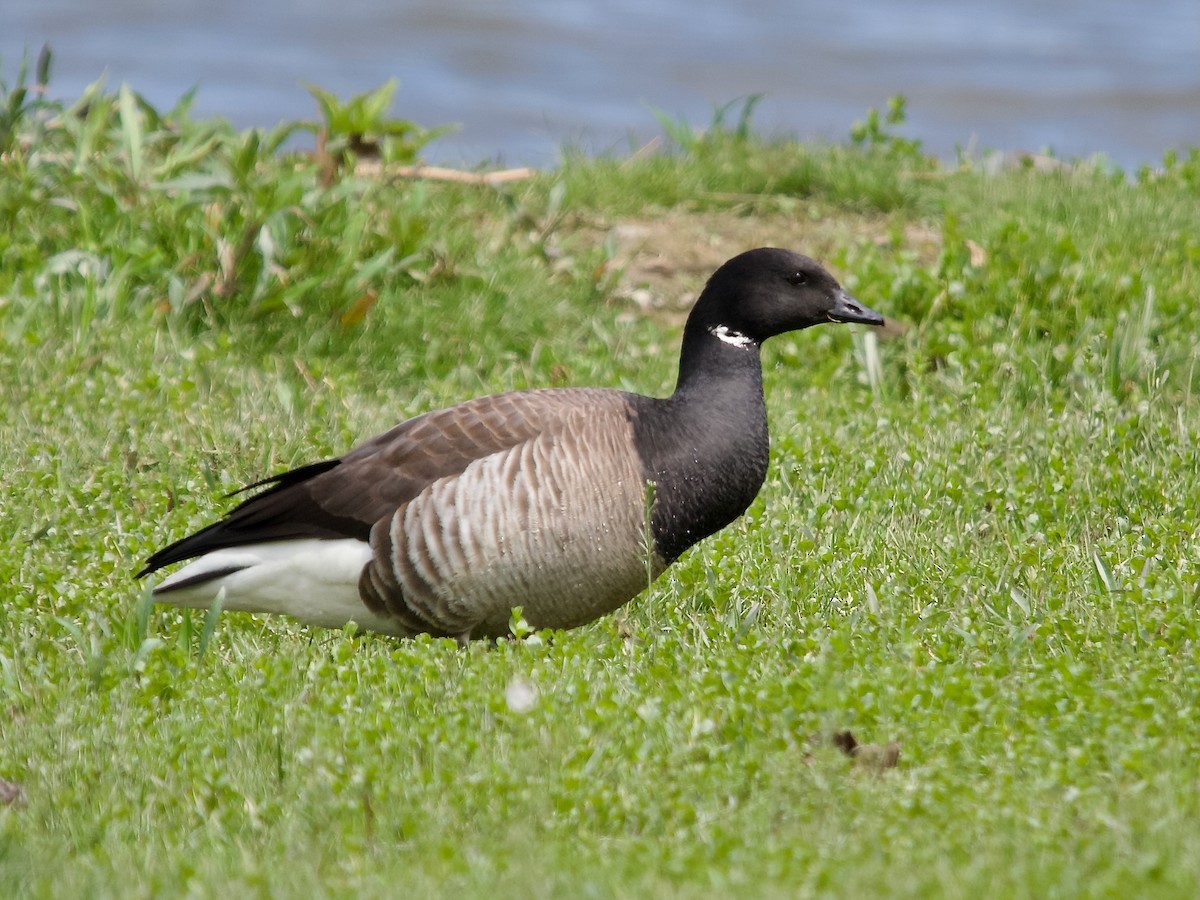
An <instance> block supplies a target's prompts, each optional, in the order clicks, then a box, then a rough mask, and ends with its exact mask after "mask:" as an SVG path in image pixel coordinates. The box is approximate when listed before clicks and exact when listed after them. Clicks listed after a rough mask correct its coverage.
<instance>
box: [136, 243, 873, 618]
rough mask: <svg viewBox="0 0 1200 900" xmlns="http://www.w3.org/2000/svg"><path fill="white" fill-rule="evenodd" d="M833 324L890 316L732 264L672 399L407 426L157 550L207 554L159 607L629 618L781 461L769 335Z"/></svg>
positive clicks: (429, 416)
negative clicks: (768, 378) (620, 610)
mask: <svg viewBox="0 0 1200 900" xmlns="http://www.w3.org/2000/svg"><path fill="white" fill-rule="evenodd" d="M822 322H858V323H862V324H866V325H882V324H883V317H882V316H881V315H879V314H878V313H876V312H874V311H872V310H870V309H867V308H866V307H864V306H863V305H862V304H861V303H859V302H858V301H857V300H855V299H854V298H853V297H851V296H850V295H848V294H847V293H846V292H845V291H844V290H843V289H842V288H841V286H840V285H838V283H837V281H836V280H834V278H833V276H831V275H830V274H829V273H828V272H826V271H825V269H823V268H822V267H821V266H820V265H819V264H818V263H816V262H815V261H813V260H811V259H809V258H808V257H805V256H800V255H798V254H795V253H791V252H789V251H786V250H779V249H774V248H760V249H758V250H750V251H748V252H746V253H742V254H741V255H739V256H735V257H734V258H733V259H731V260H729V261H728V262H726V263H725V264H724V265H722V266H721V267H720V268H719V269H717V271H716V272H715V273H714V274H713V276H712V277H711V278H710V279H709V281H708V284H707V285H706V286H705V288H704V290H703V292H702V293H701V294H700V298H699V299H698V300H697V301H696V305H695V306H694V307H693V309H692V312H691V314H690V315H689V317H688V320H687V325H686V326H685V328H684V331H683V347H682V351H681V355H680V360H679V380H678V383H677V385H676V387H675V393H674V394H672V395H671V396H670V397H666V398H662V399H659V398H654V397H644V396H641V395H639V394H630V393H626V392H624V391H619V390H614V389H603V388H559V389H549V390H528V391H516V392H510V393H504V394H496V395H493V396H489V397H481V398H479V399H476V400H470V401H468V402H466V403H462V404H460V405H458V406H453V407H450V408H449V409H442V410H437V411H436V412H430V413H426V414H424V415H420V416H417V417H415V418H413V419H409V420H408V421H407V422H402V423H401V424H399V425H397V426H396V427H394V428H392V429H391V430H390V431H387V432H385V433H384V434H381V435H379V436H378V437H376V438H373V439H371V440H369V441H367V442H366V443H365V444H362V445H361V446H359V447H357V448H356V449H354V450H351V451H350V452H349V453H347V454H346V455H345V456H341V457H339V458H337V459H330V460H326V461H324V462H316V463H312V464H310V465H306V466H301V467H300V468H298V469H293V470H292V471H290V472H285V473H283V474H282V475H276V476H274V477H272V478H268V479H266V480H264V481H260V482H257V483H255V484H253V485H250V487H251V488H255V487H262V486H267V487H266V490H263V491H261V492H260V493H258V494H255V495H254V496H252V497H250V498H249V499H247V500H245V501H244V502H243V503H242V504H241V505H240V506H238V507H237V508H235V509H234V510H233V511H232V512H230V513H229V514H228V515H227V516H226V517H225V518H224V519H222V520H221V521H219V522H216V523H214V524H212V525H209V526H208V527H207V528H204V529H203V530H201V531H199V532H197V533H196V534H193V535H191V536H190V537H186V538H184V539H182V540H180V541H178V542H176V543H174V544H171V545H170V546H169V547H166V548H164V549H162V550H159V551H158V552H157V553H155V554H154V555H153V556H151V557H150V558H149V560H148V561H147V563H146V567H145V568H144V569H143V570H142V571H141V572H140V573H138V577H139V578H140V577H142V576H144V575H147V574H149V573H151V572H154V571H156V570H158V569H161V568H162V567H164V566H168V565H170V564H171V563H176V562H180V561H182V560H187V559H195V561H194V562H192V563H190V564H189V565H187V566H185V567H184V568H182V569H180V570H179V571H177V572H175V573H174V574H173V575H171V576H170V577H168V578H167V579H166V580H164V581H163V582H162V583H160V584H159V585H158V586H157V587H155V588H154V599H155V600H158V601H161V602H163V603H171V604H175V605H177V606H190V607H208V606H209V605H211V604H212V603H213V601H214V600H215V598H216V597H217V595H218V593H219V592H220V591H222V590H223V591H224V607H223V608H224V609H227V610H235V611H245V612H268V613H282V614H284V615H289V616H293V617H295V618H297V619H299V620H301V621H303V622H307V623H309V624H313V625H319V626H323V627H327V628H338V627H341V626H343V625H345V624H346V623H347V622H350V621H354V622H356V623H357V624H358V625H359V626H360V627H362V628H366V629H369V630H372V631H378V632H384V633H387V634H392V635H399V636H412V635H415V634H418V633H422V632H428V633H430V634H433V635H438V636H445V637H453V638H456V639H458V640H459V641H460V642H465V641H467V640H469V639H471V638H485V637H486V638H491V637H496V636H500V635H503V634H506V633H508V630H509V621H510V617H511V612H512V608H513V607H517V606H519V607H521V608H522V610H523V615H524V617H525V619H526V621H527V622H528V623H529V624H530V625H531V626H533V627H535V628H572V627H574V626H577V625H583V624H584V623H586V622H590V621H592V620H593V619H596V618H598V617H599V616H602V615H604V614H605V613H609V612H611V611H613V610H615V609H616V608H617V607H619V606H621V605H622V604H624V603H625V602H627V601H628V600H630V599H631V598H633V597H634V596H636V595H637V594H639V593H640V592H641V591H642V590H644V589H645V588H646V586H647V584H648V583H649V581H651V580H652V579H654V578H656V577H657V576H658V575H660V574H661V573H662V572H663V570H665V569H666V568H667V567H668V566H669V565H670V564H671V563H673V562H674V561H675V560H676V559H678V558H679V556H680V554H682V553H683V552H684V551H685V550H686V549H687V548H688V547H691V546H692V545H693V544H695V543H696V542H697V541H700V540H702V539H704V538H706V537H708V536H709V535H710V534H713V533H714V532H716V531H718V530H720V529H721V528H724V527H725V526H726V525H728V524H729V523H730V522H732V521H733V520H734V519H736V518H737V517H738V516H740V515H741V514H742V513H743V512H745V511H746V508H747V507H748V506H749V505H750V503H751V501H753V500H754V497H755V496H756V495H757V494H758V491H759V488H760V487H761V486H762V483H763V480H764V479H765V477H766V472H767V447H768V436H767V411H766V406H765V404H764V401H763V384H762V367H761V364H760V360H759V346H760V345H761V344H762V342H763V341H764V340H766V339H767V338H769V337H771V336H773V335H777V334H783V333H784V332H788V331H796V330H799V329H802V328H808V327H809V326H810V325H817V324H820V323H822Z"/></svg>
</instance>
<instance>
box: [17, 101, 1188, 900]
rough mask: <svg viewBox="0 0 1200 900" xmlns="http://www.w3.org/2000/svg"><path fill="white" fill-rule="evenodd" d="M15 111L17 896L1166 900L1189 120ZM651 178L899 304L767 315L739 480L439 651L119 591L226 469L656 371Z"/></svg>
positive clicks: (718, 238) (681, 219) (682, 230)
mask: <svg viewBox="0 0 1200 900" xmlns="http://www.w3.org/2000/svg"><path fill="white" fill-rule="evenodd" d="M29 96H36V95H34V94H30V95H29ZM5 99H6V100H11V90H10V93H9V95H8V96H6V98H5ZM6 109H8V110H9V112H8V114H7V115H8V118H7V119H6V120H5V121H6V123H7V124H6V128H8V131H7V132H6V133H5V134H6V137H5V146H4V148H3V150H4V155H3V157H0V211H2V212H0V215H2V217H3V219H4V221H5V223H6V227H5V228H4V229H0V396H2V397H3V402H2V403H0V497H3V498H4V505H3V517H2V518H0V533H2V535H3V538H4V546H5V547H6V548H7V551H6V552H5V553H4V554H3V555H0V584H5V585H8V586H9V587H8V589H7V590H6V591H5V595H4V602H3V603H2V604H0V721H2V722H3V726H2V727H0V778H3V779H4V780H5V781H7V782H12V783H15V784H18V785H20V786H21V787H22V788H23V791H24V796H25V799H24V802H23V803H15V804H13V805H9V806H0V894H3V895H4V896H11V897H22V896H30V897H50V896H71V895H75V896H97V897H102V896H133V897H139V896H145V897H149V896H155V897H158V896H218V895H220V896H228V895H249V896H291V895H304V896H328V897H341V896H395V895H396V893H397V891H398V890H401V891H403V892H404V893H405V894H406V895H411V896H424V895H450V894H465V895H469V896H474V895H481V894H484V893H487V894H489V895H494V896H522V897H526V896H563V895H568V896H595V897H609V896H627V895H660V894H661V895H666V896H684V897H686V896H712V895H714V894H716V895H727V894H734V893H737V894H739V895H741V894H750V895H757V896H788V897H792V896H826V895H841V896H855V895H864V894H884V895H888V896H912V897H924V896H930V895H940V896H964V897H965V896H979V895H989V896H1013V897H1039V898H1040V897H1055V896H1059V897H1065V896H1071V897H1073V896H1097V897H1102V896H1113V895H1123V894H1137V895H1139V896H1164V897H1170V896H1178V897H1191V896H1194V895H1195V893H1196V887H1197V884H1198V883H1200V837H1198V835H1200V779H1198V774H1197V768H1196V765H1195V760H1194V750H1193V745H1194V742H1195V723H1196V719H1197V715H1198V713H1200V709H1198V706H1200V674H1198V673H1200V665H1198V663H1200V650H1198V648H1200V644H1198V641H1200V611H1198V606H1197V601H1198V591H1200V588H1198V585H1200V532H1198V521H1200V520H1198V519H1197V512H1196V511H1197V509H1200V477H1198V476H1200V451H1198V450H1197V449H1196V448H1197V446H1198V437H1200V412H1198V409H1200V407H1198V405H1197V403H1196V400H1195V395H1196V388H1197V386H1196V378H1195V370H1196V362H1197V347H1196V340H1195V334H1196V333H1197V331H1198V330H1200V307H1197V304H1196V302H1195V298H1196V296H1197V294H1198V292H1200V238H1198V237H1197V235H1200V204H1198V203H1197V199H1198V197H1200V156H1197V154H1195V153H1193V154H1192V155H1191V156H1190V157H1185V158H1179V159H1168V160H1167V162H1168V165H1166V166H1164V168H1163V169H1162V170H1159V171H1153V172H1152V171H1144V172H1141V173H1134V174H1133V175H1131V176H1129V177H1125V176H1123V175H1121V173H1115V172H1112V171H1109V170H1107V169H1105V168H1104V167H1103V166H1099V165H1087V164H1083V165H1078V166H1076V167H1074V168H1070V169H1064V170H1062V171H1058V172H1050V173H1046V172H1039V171H1034V170H1033V169H1026V168H1021V167H1016V168H1012V169H1005V170H1002V171H1000V172H999V173H997V174H990V175H989V174H987V173H985V171H983V168H982V167H980V166H976V165H974V164H971V163H970V161H966V163H965V164H964V165H962V166H959V167H949V166H943V165H939V164H937V163H934V162H932V161H930V160H927V159H925V158H924V157H923V156H922V154H921V151H920V148H919V145H916V144H915V143H914V142H911V141H899V140H898V139H895V140H893V139H891V138H890V136H889V132H888V127H889V126H890V125H892V124H895V122H894V121H893V120H892V119H888V120H887V121H886V122H882V123H881V121H880V119H879V116H878V115H876V116H874V117H873V118H869V119H868V124H867V126H863V127H862V128H860V129H858V130H856V140H855V141H854V142H852V143H851V144H850V145H848V146H844V147H843V146H828V147H811V146H800V145H796V144H793V143H790V142H787V141H784V140H764V139H761V138H758V137H756V136H755V135H754V134H753V132H752V131H750V130H749V129H748V128H746V127H745V122H744V121H743V120H739V121H738V127H737V128H736V129H728V128H724V127H717V128H714V129H711V130H710V131H709V132H708V133H706V134H701V135H690V136H687V135H685V134H684V133H683V132H682V131H680V130H679V127H678V126H677V125H676V126H673V127H671V128H668V132H669V133H670V134H672V135H674V136H675V137H677V138H678V140H677V141H676V144H677V146H675V147H674V148H673V149H672V148H668V149H667V150H663V151H660V152H656V153H652V154H647V155H644V156H639V157H636V158H634V159H631V160H617V159H598V160H596V159H583V158H577V157H571V158H568V159H567V160H566V162H565V163H564V164H563V166H562V167H561V168H560V169H558V170H556V171H553V172H547V173H544V174H542V175H540V176H539V177H538V178H537V179H535V180H534V181H532V182H530V183H527V184H522V185H517V186H509V187H506V188H504V189H500V190H492V189H480V188H477V187H463V186H452V185H439V184H424V183H420V184H417V183H412V182H407V181H394V180H388V179H376V178H371V179H366V178H356V177H354V176H353V175H352V174H350V173H349V171H348V170H346V169H335V170H332V174H331V170H330V168H329V166H328V160H320V159H311V158H307V157H300V156H296V155H294V154H292V155H281V154H279V153H277V152H275V149H276V147H277V145H278V139H279V134H278V133H277V134H274V135H269V134H257V133H237V132H234V131H232V130H231V129H229V128H228V127H227V126H225V125H224V124H222V123H219V122H212V121H200V120H195V119H192V118H191V117H190V116H189V114H188V113H187V110H186V105H181V107H180V108H179V109H177V110H173V111H171V112H169V113H159V112H158V111H156V110H153V109H150V108H148V107H147V106H146V105H145V104H144V103H143V102H142V101H141V100H140V99H139V98H138V97H137V96H136V95H134V94H132V93H131V92H129V91H128V90H125V89H122V90H119V91H117V92H116V93H106V92H104V91H103V90H100V89H97V90H94V91H91V92H89V93H88V95H87V96H86V97H85V98H82V99H81V100H80V102H78V103H75V104H70V105H65V106H64V105H61V104H54V103H51V102H49V101H46V100H44V99H34V100H27V99H23V100H22V101H21V102H20V103H17V104H15V106H14V104H13V103H11V102H10V103H8V105H7V106H6ZM14 109H15V112H14ZM376 113H377V111H376ZM667 124H669V123H667ZM717 124H718V125H721V124H722V123H721V122H718V123H717ZM385 130H386V129H385ZM352 144H353V142H350V141H346V142H343V145H342V146H351V145H352ZM633 220H636V221H638V222H640V223H649V227H650V228H651V229H653V227H654V223H664V224H663V227H661V228H660V229H659V230H657V231H654V230H652V231H651V233H650V235H649V236H648V237H647V238H646V239H645V243H646V246H647V248H649V249H648V250H647V251H645V252H647V253H648V252H651V251H653V252H654V253H661V254H662V256H661V259H660V263H659V268H660V269H661V267H662V265H663V262H662V261H664V260H665V265H666V266H667V267H668V268H671V266H672V261H673V260H679V259H683V258H684V256H685V255H686V254H693V256H696V255H698V256H699V258H701V259H705V257H704V253H713V254H716V255H717V256H718V257H719V256H723V255H727V251H729V252H731V251H732V250H734V249H741V248H742V247H745V246H750V245H753V244H759V243H789V244H793V245H796V246H797V247H798V248H799V249H805V248H809V249H812V248H816V251H814V252H817V251H819V252H820V253H821V255H822V256H824V257H825V258H826V259H828V260H829V261H830V263H831V264H832V265H833V266H834V267H835V268H836V269H838V271H839V272H840V273H841V274H842V275H843V276H844V278H845V280H846V282H847V283H848V284H850V285H851V286H852V287H853V289H854V290H855V291H856V292H857V293H858V294H859V295H860V297H861V298H862V299H863V300H864V301H865V302H867V303H869V304H870V305H872V306H875V307H876V308H879V309H882V310H883V311H885V312H886V313H888V314H889V315H891V316H894V317H896V318H897V319H899V320H902V321H904V322H906V323H908V324H909V326H910V327H909V328H908V330H907V332H906V333H905V334H904V335H903V337H901V338H898V339H891V340H887V339H880V340H878V341H876V339H875V337H874V336H872V335H867V334H864V333H854V332H851V331H850V330H848V329H833V328H828V329H815V330H813V331H811V332H808V333H804V334H800V335H793V336H789V337H786V338H782V339H778V340H776V341H774V342H773V343H772V344H770V345H768V348H767V350H766V352H765V364H766V369H767V383H768V404H769V408H770V415H771V421H772V428H773V459H772V468H771V474H770V476H769V478H768V482H767V484H766V486H765V487H764V490H763V492H762V495H761V496H760V498H759V499H758V501H757V502H756V503H755V504H754V506H753V507H752V508H751V510H750V512H749V514H748V515H747V516H746V517H744V518H743V519H742V520H740V521H739V522H738V523H736V524H735V525H733V526H731V527H730V528H729V529H727V530H726V531H725V532H723V533H722V534H720V535H718V536H716V537H715V538H714V539H712V540H710V541H709V542H707V543H706V544H704V545H702V546H701V547H698V548H696V549H694V550H693V551H691V552H690V553H689V554H687V555H686V556H685V558H684V559H683V560H682V561H681V562H680V563H679V564H678V565H677V566H676V567H675V568H674V569H673V570H672V571H671V572H670V573H669V574H668V575H667V576H666V577H664V579H662V580H661V581H660V582H659V583H658V584H657V585H655V587H654V588H653V590H652V591H651V592H650V593H649V594H648V595H646V596H643V597H642V598H639V599H638V600H637V601H635V602H634V603H633V604H632V605H631V606H630V607H628V608H627V609H626V610H623V611H622V612H620V613H619V614H617V615H616V616H614V617H610V618H608V619H606V620H603V621H600V622H598V623H596V624H594V625H592V626H589V627H587V628H583V629H579V630H577V631H573V632H570V633H562V634H554V635H535V636H532V637H531V638H529V639H527V640H525V641H523V642H502V643H500V644H499V645H495V646H488V645H484V644H476V645H473V646H472V647H470V648H469V649H467V650H465V651H460V650H459V649H457V648H456V647H455V646H454V645H453V644H452V643H451V642H448V641H429V640H418V641H410V642H396V641H392V640H386V639H381V638H377V637H374V636H369V635H359V634H354V633H353V632H352V631H348V632H321V631H316V630H308V629H305V628H303V627H300V626H297V625H295V624H293V623H289V622H287V621H282V620H271V621H266V620H261V619H255V618H252V617H248V616H244V615H236V614H225V615H220V616H219V618H218V616H217V615H216V611H210V614H209V615H207V616H206V615H205V614H203V613H199V614H195V613H193V614H190V615H189V614H187V613H181V612H177V611H172V610H165V609H156V608H153V607H152V605H151V604H149V603H148V602H147V597H146V595H145V593H144V586H143V585H141V584H138V583H136V582H134V581H132V580H131V574H132V572H134V571H135V570H136V569H137V568H138V567H139V564H140V561H141V560H142V559H143V558H144V557H145V555H146V554H147V553H148V552H149V551H151V550H152V549H154V548H156V547H158V546H160V545H161V544H162V543H163V542H165V541H166V540H168V539H170V538H173V537H176V536H179V535H181V534H183V533H184V532H185V531H187V530H188V529H189V528H192V527H195V526H198V525H200V524H202V523H203V522H205V521H208V520H210V519H211V518H213V517H214V516H216V515H219V514H220V512H221V511H222V510H224V509H226V508H228V501H224V500H222V499H221V495H222V494H224V493H225V492H227V491H229V490H232V489H234V488H236V487H238V486H240V485H241V484H243V483H246V482H248V481H250V480H253V479H254V478H256V477H259V476H261V475H264V474H268V473H270V472H274V471H277V470H279V469H280V468H282V467H285V466H288V465H292V464H296V463H299V462H302V461H305V460H309V459H313V458H318V457H322V456H325V455H328V454H332V453H337V452H340V451H342V450H344V449H346V448H348V447H349V446H351V445H352V444H353V443H354V442H356V441H357V440H359V439H361V438H364V437H366V436H368V435H370V434H373V433H375V432H377V431H379V430H382V429H383V428H385V427H387V426H388V425H390V424H392V423H393V422H395V421H397V420H399V419H401V418H404V417H406V416H409V415H412V414H415V413H419V412H421V411H423V410H427V409H430V408H434V407H437V406H441V405H445V404H449V403H453V402H456V401H458V400H461V399H464V398H466V397H468V396H472V395H475V394H478V393H482V392H487V391H498V390H503V389H507V388H514V387H525V386H530V385H550V384H561V383H571V384H601V385H619V386H626V387H632V388H637V389H640V390H643V391H646V392H651V393H656V392H657V393H663V392H666V391H668V390H669V389H670V387H671V384H672V380H673V375H674V354H675V349H676V346H677V341H678V328H679V317H678V314H677V313H674V312H672V311H671V308H670V307H671V303H674V302H675V301H676V300H677V298H676V297H674V296H667V294H668V293H669V290H668V288H666V287H664V285H667V284H670V285H671V286H672V287H671V288H670V290H673V289H674V286H675V285H678V284H686V285H687V287H688V290H690V291H691V292H692V293H694V292H695V290H696V289H697V288H698V287H699V285H700V281H701V279H702V277H703V272H701V271H693V270H691V269H689V268H686V267H678V268H677V269H676V270H674V271H671V272H669V273H667V274H666V275H663V274H662V273H661V272H659V273H658V274H657V275H656V274H655V272H657V271H658V270H656V269H654V267H652V266H651V267H647V266H642V265H641V263H640V262H639V260H640V259H642V257H641V256H639V255H638V251H637V250H636V248H630V247H628V246H626V245H623V244H622V243H621V241H620V240H619V239H618V237H617V235H618V234H619V227H618V226H620V225H621V224H622V223H624V222H628V221H633ZM689 258H693V257H689ZM706 264H707V263H706ZM639 273H642V274H645V273H649V274H645V277H644V278H643V277H642V274H639ZM659 277H661V278H662V280H661V281H655V279H656V278H659ZM643 284H646V285H649V288H650V291H651V293H652V294H655V296H659V295H660V294H661V295H662V296H661V298H660V299H662V300H663V301H664V303H663V307H664V308H663V309H661V310H659V309H657V308H655V309H652V310H651V311H650V312H648V313H646V314H641V313H639V312H637V308H636V307H635V306H634V305H633V304H631V303H630V302H629V300H628V299H626V297H627V293H628V290H629V289H630V288H633V287H639V286H643ZM843 728H849V729H852V730H853V731H854V733H855V734H856V735H857V736H858V738H859V739H860V740H863V741H874V742H881V743H883V742H887V741H890V740H893V739H895V740H898V741H899V742H900V745H901V754H902V755H901V758H900V765H899V767H898V768H897V769H895V770H891V771H887V772H884V773H881V774H880V775H870V774H866V773H863V772H862V771H860V770H857V769H854V768H852V767H851V766H850V764H849V762H848V761H847V760H846V759H845V758H843V757H842V756H840V755H839V754H838V753H837V752H836V751H835V750H833V749H831V748H830V746H829V745H828V740H827V739H828V736H829V735H830V734H831V733H832V732H834V731H836V730H838V729H843Z"/></svg>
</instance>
